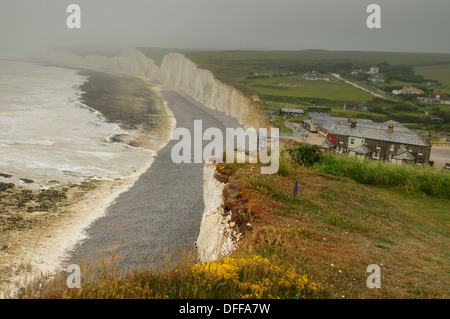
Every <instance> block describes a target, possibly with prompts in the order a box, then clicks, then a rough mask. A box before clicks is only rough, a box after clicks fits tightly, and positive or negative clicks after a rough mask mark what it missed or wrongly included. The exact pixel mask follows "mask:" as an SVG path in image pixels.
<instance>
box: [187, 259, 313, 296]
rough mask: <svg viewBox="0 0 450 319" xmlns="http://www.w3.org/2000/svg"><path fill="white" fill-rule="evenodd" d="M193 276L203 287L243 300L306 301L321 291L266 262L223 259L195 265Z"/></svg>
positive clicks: (306, 280)
mask: <svg viewBox="0 0 450 319" xmlns="http://www.w3.org/2000/svg"><path fill="white" fill-rule="evenodd" d="M191 272H192V274H193V275H194V276H195V277H196V279H197V282H198V283H199V284H200V285H202V286H208V287H209V288H210V289H211V290H216V289H222V290H223V291H224V293H225V294H226V295H227V296H229V294H227V293H226V292H228V293H230V292H231V295H237V296H238V297H240V298H252V299H253V298H255V299H259V298H303V297H307V296H308V297H311V296H314V295H315V294H316V293H317V292H318V291H319V288H320V285H319V284H318V283H315V282H312V281H310V280H309V279H308V276H307V275H299V274H297V273H295V272H293V271H292V270H291V269H289V268H288V267H286V266H278V265H274V264H272V263H271V262H270V261H269V260H268V259H267V258H263V257H261V256H259V255H253V256H251V257H250V258H231V257H227V258H223V259H222V260H219V261H214V262H210V263H207V264H196V265H194V266H193V267H192V268H191Z"/></svg>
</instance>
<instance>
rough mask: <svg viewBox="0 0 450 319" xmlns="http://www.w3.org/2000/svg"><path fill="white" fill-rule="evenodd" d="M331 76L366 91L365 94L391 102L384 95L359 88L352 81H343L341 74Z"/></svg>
mask: <svg viewBox="0 0 450 319" xmlns="http://www.w3.org/2000/svg"><path fill="white" fill-rule="evenodd" d="M331 75H332V76H334V77H335V78H337V79H338V80H342V81H344V82H345V83H347V84H350V85H353V86H354V87H356V88H358V89H360V90H363V91H365V92H367V93H370V94H372V95H373V96H375V97H379V98H380V99H384V100H389V99H388V98H387V97H385V96H384V95H381V94H377V93H374V92H372V91H370V90H368V89H366V88H363V87H362V86H359V85H358V84H355V83H353V82H350V81H348V80H346V79H343V78H342V77H341V76H340V75H339V74H336V73H331Z"/></svg>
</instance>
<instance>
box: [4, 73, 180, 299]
mask: <svg viewBox="0 0 450 319" xmlns="http://www.w3.org/2000/svg"><path fill="white" fill-rule="evenodd" d="M80 72H83V73H84V74H87V75H88V76H92V75H93V74H95V75H96V76H97V77H100V82H99V81H97V82H96V83H97V85H93V86H91V87H89V84H91V85H92V83H93V82H92V81H91V77H90V79H89V80H88V81H87V82H86V83H84V84H83V85H81V86H80V89H81V90H82V91H83V94H82V98H81V99H80V100H81V101H80V102H82V103H83V104H84V105H86V106H87V107H89V108H92V109H94V110H96V111H98V112H100V113H102V115H103V116H104V117H105V119H106V121H110V122H116V123H118V124H119V125H120V126H121V127H122V128H123V129H124V130H125V131H126V132H127V134H126V135H121V136H111V137H109V140H108V141H107V142H119V143H125V144H128V145H130V146H133V147H142V148H145V149H148V150H151V151H152V152H153V153H154V156H153V158H149V160H148V161H147V162H146V165H145V166H144V167H141V168H139V169H136V170H134V172H133V173H132V174H130V175H128V176H124V177H121V178H116V179H109V180H101V181H99V180H93V181H87V182H86V183H84V184H83V183H82V184H81V185H75V184H73V183H72V184H70V185H58V186H55V185H51V184H50V185H47V187H49V188H50V189H51V190H57V191H59V192H61V190H64V195H65V197H62V198H61V200H60V201H58V200H56V203H55V206H54V207H51V209H50V210H48V211H47V212H32V214H31V215H32V217H30V213H27V212H25V211H23V209H24V208H17V211H15V212H13V213H14V216H16V217H19V219H17V220H18V222H19V224H20V223H21V222H22V223H23V225H22V224H20V227H17V228H14V227H13V228H12V229H8V231H6V232H3V233H2V236H1V238H0V240H1V241H0V243H1V247H0V269H1V271H0V298H14V296H15V295H16V293H17V290H18V289H19V288H20V287H21V286H23V285H26V284H27V283H30V282H31V281H32V280H33V278H36V277H37V276H39V275H41V274H44V275H45V274H48V275H52V274H55V273H56V272H57V271H60V270H62V269H64V267H65V266H67V265H65V259H66V255H65V254H66V253H67V252H68V251H70V250H71V249H72V248H73V247H74V246H75V245H76V244H78V243H80V242H81V241H83V240H84V239H85V238H86V234H85V230H86V229H87V228H88V227H89V226H90V225H91V224H92V223H93V222H94V221H95V220H96V219H98V218H100V217H102V216H103V215H104V214H105V213H106V210H107V208H108V207H109V206H110V205H111V204H113V203H114V201H115V199H116V198H117V197H118V196H119V195H120V194H121V193H123V192H125V191H127V190H128V189H129V188H130V187H132V186H133V185H134V183H135V182H136V181H137V180H138V179H139V177H140V176H141V175H142V174H143V173H145V172H146V171H147V170H148V169H149V168H150V166H151V165H152V163H153V161H154V158H155V156H157V153H158V151H159V150H160V149H162V148H163V147H164V146H165V145H167V143H168V142H169V141H170V137H171V133H172V131H173V129H174V128H175V125H176V124H175V119H174V117H173V114H172V113H171V112H170V110H169V109H168V108H167V105H166V102H165V101H164V100H162V99H161V98H160V97H159V95H158V93H157V89H156V88H155V87H154V86H153V85H151V84H150V83H148V82H147V81H146V80H145V79H143V78H141V77H137V76H136V77H133V76H131V75H129V76H125V75H121V74H112V73H105V72H98V71H95V70H80ZM102 77H103V79H105V78H108V79H110V80H117V81H118V82H117V85H119V86H120V85H123V83H124V82H127V83H128V85H127V87H128V89H129V90H128V91H127V92H123V91H121V90H115V89H114V88H110V89H111V90H110V91H109V98H110V100H109V101H106V103H105V104H108V105H111V103H110V102H111V101H117V104H115V105H112V108H111V109H114V108H116V109H117V107H119V106H121V105H122V106H123V105H124V104H123V103H124V97H125V100H127V102H128V103H129V104H128V105H132V106H133V108H126V110H127V112H119V113H117V112H116V113H114V112H109V113H108V110H105V108H102V105H101V104H99V103H98V102H99V101H102V99H99V100H97V101H96V100H95V99H96V98H98V97H99V96H102V97H104V96H105V92H104V90H103V92H102V87H101V85H100V87H99V85H98V84H99V83H101V80H102V79H101V78H102ZM94 80H95V79H94ZM109 85H110V83H107V81H105V82H104V87H105V86H109ZM104 87H103V88H104ZM136 92H139V93H138V94H137V96H138V98H139V101H137V103H135V102H136V101H133V100H132V99H131V97H132V96H135V95H136ZM107 94H108V92H107ZM139 94H140V95H139ZM150 99H152V102H151V103H150V104H149V100H150ZM103 102H105V100H104V99H103ZM136 105H139V107H137V106H136ZM139 108H140V110H139V111H140V113H139V112H137V113H136V110H137V109H139ZM111 109H110V110H111ZM121 109H124V108H123V107H122V108H121ZM130 113H133V114H134V115H136V114H137V115H138V116H134V117H132V116H131V117H130V116H129V114H130ZM150 122H151V123H150ZM147 124H149V125H147ZM29 187H31V186H28V185H20V187H17V192H21V193H23V192H24V191H26V192H28V191H29V190H28V188H29ZM8 191H9V192H10V193H12V192H14V190H8ZM41 192H42V191H41ZM29 220H31V221H33V222H32V223H31V222H28V221H29ZM34 221H35V222H34Z"/></svg>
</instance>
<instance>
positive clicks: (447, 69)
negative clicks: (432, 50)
mask: <svg viewBox="0 0 450 319" xmlns="http://www.w3.org/2000/svg"><path fill="white" fill-rule="evenodd" d="M414 70H415V71H416V73H417V74H419V75H422V76H424V77H426V78H430V79H433V80H436V81H439V83H441V84H443V85H445V86H447V87H450V63H449V64H441V65H429V66H418V67H415V68H414Z"/></svg>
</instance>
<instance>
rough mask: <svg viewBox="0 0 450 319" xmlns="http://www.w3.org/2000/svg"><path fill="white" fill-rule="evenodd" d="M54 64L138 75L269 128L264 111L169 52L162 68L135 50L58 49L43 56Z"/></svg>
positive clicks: (253, 125)
mask: <svg viewBox="0 0 450 319" xmlns="http://www.w3.org/2000/svg"><path fill="white" fill-rule="evenodd" d="M46 60H47V61H49V62H52V63H55V64H62V65H68V66H73V67H81V68H89V69H95V70H101V71H108V72H116V73H124V74H129V75H136V76H141V77H143V78H145V79H147V80H153V81H155V80H156V81H159V82H161V83H162V84H163V85H166V86H168V87H171V88H173V89H176V90H180V91H183V92H184V93H186V94H188V95H190V96H192V97H193V98H195V99H196V100H198V101H200V102H201V103H203V104H205V105H206V106H207V107H210V108H212V109H215V110H219V111H223V112H225V113H226V114H228V115H231V116H232V117H234V118H236V119H237V120H238V121H239V123H240V124H241V125H242V126H243V127H244V128H254V129H256V130H257V129H259V128H269V127H272V126H271V124H270V122H269V120H268V118H267V117H266V116H264V112H263V111H262V110H261V109H260V108H259V107H258V106H257V105H255V104H254V103H253V102H252V100H251V99H249V98H247V97H246V96H245V95H244V94H242V92H240V91H239V90H237V89H236V88H234V87H232V86H230V85H227V84H225V83H223V82H221V81H219V80H217V79H215V78H214V75H213V74H212V72H210V71H208V70H204V69H200V68H199V67H198V66H197V65H196V64H195V63H194V62H192V61H191V60H189V59H188V58H187V57H186V56H185V55H183V54H181V53H168V54H166V55H165V56H164V58H163V60H162V63H161V66H158V65H157V64H156V63H155V62H154V61H153V60H152V59H150V58H148V57H147V56H145V55H144V54H143V53H142V52H141V51H139V50H137V49H130V50H128V51H126V52H124V53H122V54H120V55H118V56H115V57H105V56H100V55H86V56H84V57H82V56H79V55H76V54H74V53H71V52H68V51H65V50H59V51H54V52H52V53H51V54H49V55H48V56H47V57H46Z"/></svg>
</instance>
